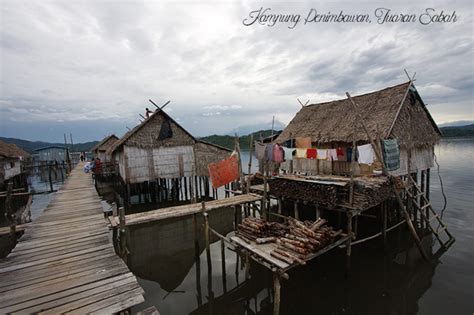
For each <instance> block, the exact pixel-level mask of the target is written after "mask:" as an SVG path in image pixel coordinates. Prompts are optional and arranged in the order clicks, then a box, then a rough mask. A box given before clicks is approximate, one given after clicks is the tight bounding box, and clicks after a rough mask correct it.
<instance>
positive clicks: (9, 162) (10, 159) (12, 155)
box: [0, 140, 30, 188]
mask: <svg viewBox="0 0 474 315" xmlns="http://www.w3.org/2000/svg"><path fill="white" fill-rule="evenodd" d="M29 157H30V154H29V153H27V152H25V151H24V150H22V149H20V148H19V147H17V146H16V145H14V144H9V143H5V142H3V141H1V140H0V185H2V186H3V185H4V183H5V182H7V181H10V180H13V181H14V184H15V181H16V180H15V179H16V178H18V177H20V175H21V174H22V168H21V163H23V162H24V161H25V159H27V158H29ZM20 182H21V183H20ZM17 184H23V183H22V180H20V181H19V182H18V183H17ZM17 186H18V185H14V187H15V188H16V187H17Z"/></svg>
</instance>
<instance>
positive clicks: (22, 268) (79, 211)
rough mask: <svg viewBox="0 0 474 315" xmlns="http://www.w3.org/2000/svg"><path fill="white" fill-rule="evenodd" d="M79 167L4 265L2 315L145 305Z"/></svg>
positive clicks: (0, 274) (0, 265)
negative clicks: (117, 251) (114, 244)
mask: <svg viewBox="0 0 474 315" xmlns="http://www.w3.org/2000/svg"><path fill="white" fill-rule="evenodd" d="M80 166H81V165H80ZM80 166H79V167H77V168H76V169H74V170H73V171H72V172H71V174H70V176H69V178H68V179H67V181H66V182H65V184H64V185H63V187H62V189H61V190H59V191H58V192H57V194H56V197H55V198H54V200H53V201H52V202H51V203H50V204H49V206H48V207H47V208H46V209H45V210H44V212H43V214H42V215H41V216H40V217H39V218H38V219H37V220H35V221H34V222H33V223H32V224H30V225H29V226H27V227H26V231H25V233H24V235H23V236H22V237H21V238H20V240H19V242H18V244H17V245H16V247H15V248H14V249H13V251H12V252H11V253H10V255H9V256H8V257H7V258H5V259H3V260H0V313H1V314H5V313H42V314H43V313H45V314H57V313H73V314H84V313H100V314H110V313H115V312H119V311H122V310H124V309H127V308H130V307H131V306H133V305H136V304H139V303H141V302H143V301H144V298H143V295H142V294H143V290H142V289H141V288H140V286H139V285H138V283H137V280H136V278H135V276H134V275H133V274H132V273H131V272H130V271H129V269H128V268H127V266H126V264H125V263H124V262H123V261H122V259H121V258H119V257H118V256H117V255H116V253H115V251H114V247H113V244H112V243H111V240H110V236H109V229H108V227H107V225H106V223H105V220H104V214H103V210H102V205H101V201H100V199H99V196H98V195H97V192H96V190H95V188H94V186H93V183H92V180H91V176H90V175H89V174H84V173H83V172H82V168H81V167H80Z"/></svg>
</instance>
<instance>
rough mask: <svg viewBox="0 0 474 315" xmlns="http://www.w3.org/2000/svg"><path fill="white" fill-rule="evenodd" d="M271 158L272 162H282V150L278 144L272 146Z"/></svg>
mask: <svg viewBox="0 0 474 315" xmlns="http://www.w3.org/2000/svg"><path fill="white" fill-rule="evenodd" d="M272 155H273V158H272V161H273V162H276V163H282V162H283V161H284V159H283V149H282V147H281V146H280V145H279V144H275V145H274V146H273V153H272Z"/></svg>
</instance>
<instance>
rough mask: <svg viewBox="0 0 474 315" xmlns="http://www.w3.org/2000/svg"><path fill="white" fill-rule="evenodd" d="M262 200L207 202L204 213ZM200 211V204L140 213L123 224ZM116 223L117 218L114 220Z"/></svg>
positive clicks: (245, 198) (252, 197)
mask: <svg viewBox="0 0 474 315" xmlns="http://www.w3.org/2000/svg"><path fill="white" fill-rule="evenodd" d="M259 200H262V196H260V195H256V194H244V195H237V196H233V197H229V198H224V199H219V200H212V201H207V202H206V203H205V207H206V211H211V210H214V209H219V208H225V207H231V206H236V205H242V204H246V203H252V202H256V201H259ZM201 211H202V205H201V204H200V203H192V204H187V205H182V206H176V207H168V208H162V209H157V210H151V211H146V212H141V213H134V214H129V215H126V216H125V224H126V225H127V226H128V225H134V224H140V223H147V222H152V221H159V220H164V219H169V218H178V217H182V216H187V215H191V214H195V213H199V212H201ZM116 222H118V218H116Z"/></svg>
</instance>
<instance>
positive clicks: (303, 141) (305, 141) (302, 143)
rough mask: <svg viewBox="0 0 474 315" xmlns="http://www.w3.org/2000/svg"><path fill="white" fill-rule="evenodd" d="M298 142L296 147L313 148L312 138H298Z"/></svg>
mask: <svg viewBox="0 0 474 315" xmlns="http://www.w3.org/2000/svg"><path fill="white" fill-rule="evenodd" d="M295 140H296V147H297V148H300V149H308V148H311V137H298V138H296V139H295Z"/></svg>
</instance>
